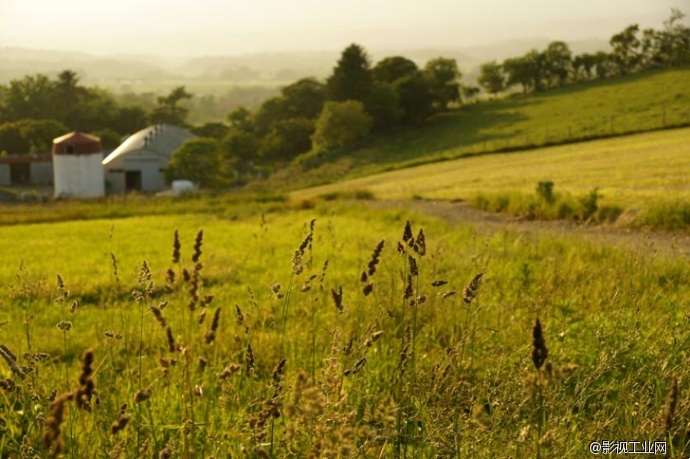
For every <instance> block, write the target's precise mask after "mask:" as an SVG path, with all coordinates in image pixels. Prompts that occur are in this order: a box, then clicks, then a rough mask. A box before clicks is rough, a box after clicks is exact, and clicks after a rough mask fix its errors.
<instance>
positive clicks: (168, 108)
mask: <svg viewBox="0 0 690 459" xmlns="http://www.w3.org/2000/svg"><path fill="white" fill-rule="evenodd" d="M191 98H192V94H190V93H188V92H187V90H186V89H185V87H184V86H178V87H176V88H175V89H173V90H172V91H170V94H168V95H167V96H162V97H158V99H157V101H158V105H157V106H156V108H155V109H154V110H153V112H152V113H151V117H150V120H151V122H152V123H155V124H158V123H166V124H172V125H175V126H186V125H187V123H186V121H185V120H186V118H187V113H188V112H189V109H187V108H186V107H184V106H183V105H182V104H183V103H184V101H185V100H189V99H191Z"/></svg>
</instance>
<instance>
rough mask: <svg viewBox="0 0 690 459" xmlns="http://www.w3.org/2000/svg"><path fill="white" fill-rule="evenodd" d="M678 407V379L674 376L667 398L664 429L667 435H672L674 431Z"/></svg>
mask: <svg viewBox="0 0 690 459" xmlns="http://www.w3.org/2000/svg"><path fill="white" fill-rule="evenodd" d="M677 406H678V378H677V377H676V376H673V379H671V388H670V389H669V391H668V396H667V397H666V408H665V409H664V427H665V428H666V434H667V435H668V434H670V433H671V431H672V430H673V423H674V420H675V416H676V407H677Z"/></svg>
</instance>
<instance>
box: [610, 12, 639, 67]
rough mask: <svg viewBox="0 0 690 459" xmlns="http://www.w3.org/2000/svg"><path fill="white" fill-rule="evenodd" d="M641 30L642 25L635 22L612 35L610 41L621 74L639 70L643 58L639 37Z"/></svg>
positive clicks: (614, 60) (614, 59)
mask: <svg viewBox="0 0 690 459" xmlns="http://www.w3.org/2000/svg"><path fill="white" fill-rule="evenodd" d="M639 31H640V27H639V26H638V25H637V24H633V25H630V26H628V27H626V28H625V29H623V31H621V32H619V33H617V34H615V35H614V36H612V37H611V40H610V41H609V43H610V44H611V48H612V49H613V51H612V57H613V62H614V63H615V64H616V67H617V70H618V74H619V75H628V74H630V73H633V72H635V71H636V70H637V67H638V65H639V63H640V60H641V56H640V40H639V39H638V38H637V33H638V32H639Z"/></svg>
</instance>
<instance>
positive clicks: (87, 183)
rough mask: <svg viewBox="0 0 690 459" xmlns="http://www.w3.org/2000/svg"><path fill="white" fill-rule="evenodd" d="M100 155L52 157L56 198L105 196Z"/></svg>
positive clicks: (101, 157) (101, 155)
mask: <svg viewBox="0 0 690 459" xmlns="http://www.w3.org/2000/svg"><path fill="white" fill-rule="evenodd" d="M102 159H103V154H102V153H94V154H89V155H53V176H54V183H55V196H56V197H68V196H74V197H98V196H104V195H105V179H104V176H103V166H102V165H101V161H102Z"/></svg>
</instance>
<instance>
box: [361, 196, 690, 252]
mask: <svg viewBox="0 0 690 459" xmlns="http://www.w3.org/2000/svg"><path fill="white" fill-rule="evenodd" d="M372 205H374V206H383V207H398V208H409V209H411V210H414V211H417V212H420V213H424V214H427V215H432V216H436V217H441V218H443V219H445V220H447V221H449V222H450V223H471V224H474V225H475V226H477V227H478V228H479V229H481V230H482V231H487V232H489V233H491V232H494V231H499V230H503V229H510V230H514V231H519V232H525V233H530V234H548V235H552V236H562V237H570V238H576V239H580V240H583V241H589V242H594V243H598V244H602V245H616V246H619V247H622V248H625V249H627V250H634V251H640V252H644V253H647V254H654V253H657V254H661V255H664V256H671V257H690V233H687V232H685V233H683V232H673V233H672V232H668V231H648V230H643V229H628V228H619V227H616V226H613V225H579V224H576V223H573V222H569V221H564V220H559V221H543V220H525V219H523V218H519V217H515V216H512V215H508V214H499V213H493V212H486V211H483V210H478V209H475V208H473V207H470V206H469V205H467V204H466V203H462V202H448V201H392V200H391V201H374V202H373V203H372Z"/></svg>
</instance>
